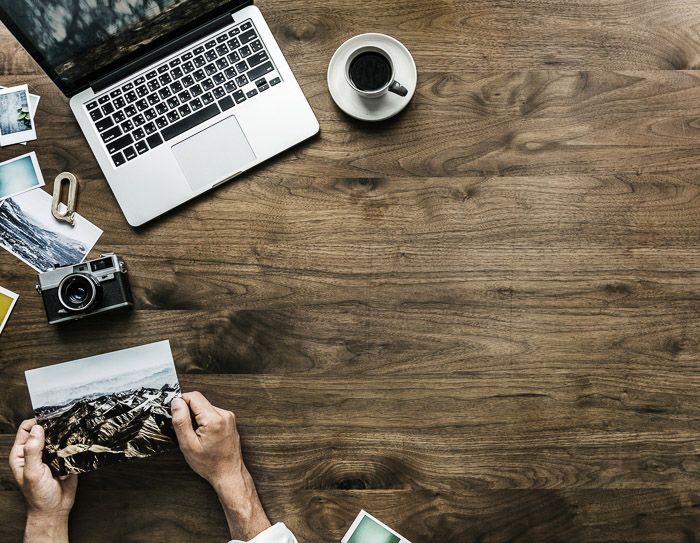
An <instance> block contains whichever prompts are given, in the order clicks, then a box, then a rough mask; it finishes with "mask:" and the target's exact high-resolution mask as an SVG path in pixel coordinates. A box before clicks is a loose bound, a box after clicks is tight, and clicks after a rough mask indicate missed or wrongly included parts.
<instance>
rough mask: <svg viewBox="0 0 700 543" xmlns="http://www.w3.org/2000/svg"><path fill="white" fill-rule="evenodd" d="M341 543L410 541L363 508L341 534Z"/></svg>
mask: <svg viewBox="0 0 700 543" xmlns="http://www.w3.org/2000/svg"><path fill="white" fill-rule="evenodd" d="M341 543H410V541H409V540H408V539H406V538H404V537H402V536H401V535H400V534H398V533H396V532H395V531H394V530H392V529H391V528H389V527H388V526H387V525H386V524H384V523H383V522H380V521H378V520H377V519H376V518H374V517H373V516H372V515H370V514H369V513H368V512H367V511H365V510H364V509H363V510H362V511H360V514H359V515H357V518H356V519H355V521H354V522H353V523H352V525H351V526H350V529H349V530H348V531H347V533H346V534H345V536H343V539H342V540H341Z"/></svg>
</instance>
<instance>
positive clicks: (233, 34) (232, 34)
mask: <svg viewBox="0 0 700 543" xmlns="http://www.w3.org/2000/svg"><path fill="white" fill-rule="evenodd" d="M240 33H241V29H240V28H234V29H233V30H231V32H229V33H228V35H229V36H231V37H233V36H237V35H238V34H240Z"/></svg>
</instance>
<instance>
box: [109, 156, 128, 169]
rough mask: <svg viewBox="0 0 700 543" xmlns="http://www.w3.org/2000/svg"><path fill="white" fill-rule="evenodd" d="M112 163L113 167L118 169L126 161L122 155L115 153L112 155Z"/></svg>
mask: <svg viewBox="0 0 700 543" xmlns="http://www.w3.org/2000/svg"><path fill="white" fill-rule="evenodd" d="M112 162H114V165H115V166H116V167H117V168H118V167H119V166H121V165H122V164H124V163H125V162H126V159H125V158H124V155H122V154H121V153H117V154H115V155H112Z"/></svg>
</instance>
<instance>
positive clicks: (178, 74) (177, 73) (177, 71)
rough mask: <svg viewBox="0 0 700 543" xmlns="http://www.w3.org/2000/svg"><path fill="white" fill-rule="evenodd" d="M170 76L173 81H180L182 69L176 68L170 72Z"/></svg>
mask: <svg viewBox="0 0 700 543" xmlns="http://www.w3.org/2000/svg"><path fill="white" fill-rule="evenodd" d="M170 75H171V76H172V78H173V79H180V78H181V77H182V76H183V75H184V74H183V72H182V68H180V67H178V68H175V69H174V70H173V71H172V72H170Z"/></svg>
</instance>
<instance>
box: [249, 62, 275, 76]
mask: <svg viewBox="0 0 700 543" xmlns="http://www.w3.org/2000/svg"><path fill="white" fill-rule="evenodd" d="M274 69H275V68H274V67H273V66H272V63H271V62H265V63H264V64H260V65H259V66H256V67H255V68H253V69H252V70H250V71H249V72H248V74H247V75H248V77H250V78H251V79H257V78H259V77H262V76H263V75H265V74H269V73H270V72H271V71H272V70H274Z"/></svg>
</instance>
